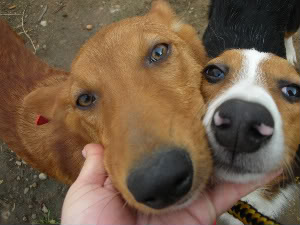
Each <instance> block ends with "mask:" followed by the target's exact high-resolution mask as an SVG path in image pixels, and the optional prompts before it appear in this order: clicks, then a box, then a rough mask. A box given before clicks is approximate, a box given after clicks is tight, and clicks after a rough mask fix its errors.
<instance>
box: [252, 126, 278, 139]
mask: <svg viewBox="0 0 300 225" xmlns="http://www.w3.org/2000/svg"><path fill="white" fill-rule="evenodd" d="M254 128H255V130H256V131H257V132H258V133H259V134H260V135H261V136H263V137H266V136H267V137H268V136H271V135H273V132H274V128H273V127H271V126H268V125H266V124H264V123H261V124H259V125H255V126H254Z"/></svg>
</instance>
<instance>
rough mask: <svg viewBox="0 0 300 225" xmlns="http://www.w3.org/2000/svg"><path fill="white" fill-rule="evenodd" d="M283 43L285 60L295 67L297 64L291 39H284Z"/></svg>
mask: <svg viewBox="0 0 300 225" xmlns="http://www.w3.org/2000/svg"><path fill="white" fill-rule="evenodd" d="M284 43H285V48H286V59H287V60H288V61H289V63H291V64H292V65H294V66H295V65H296V64H297V55H296V50H295V47H294V44H293V38H292V37H290V38H288V39H285V42H284Z"/></svg>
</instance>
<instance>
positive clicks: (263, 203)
mask: <svg viewBox="0 0 300 225" xmlns="http://www.w3.org/2000/svg"><path fill="white" fill-rule="evenodd" d="M263 191H264V190H263V189H258V190H256V191H254V192H252V193H250V194H249V195H247V196H246V197H244V198H242V200H243V201H245V202H247V203H249V204H251V205H252V206H253V207H254V208H256V209H257V210H258V211H259V212H260V213H262V214H263V215H265V216H268V217H270V218H272V219H274V220H276V221H277V222H281V221H278V220H279V219H280V216H281V215H283V213H284V212H285V210H286V209H287V208H288V206H291V205H294V204H295V202H296V201H297V197H298V196H299V189H298V187H297V185H296V184H293V185H289V186H287V187H286V188H285V189H283V188H282V189H281V192H280V193H279V194H278V195H277V196H275V197H274V198H273V199H272V200H270V201H269V200H266V199H264V198H262V197H261V193H262V192H263ZM295 222H296V218H295ZM217 224H222V225H225V224H226V225H227V224H228V225H229V224H230V225H242V224H243V223H241V222H240V221H239V220H237V219H235V218H234V217H233V216H231V215H230V214H228V213H224V214H223V215H222V216H220V218H219V220H218V223H217Z"/></svg>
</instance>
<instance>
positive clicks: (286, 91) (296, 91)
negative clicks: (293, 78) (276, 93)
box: [281, 84, 300, 102]
mask: <svg viewBox="0 0 300 225" xmlns="http://www.w3.org/2000/svg"><path fill="white" fill-rule="evenodd" d="M281 91H282V93H283V95H284V96H285V97H286V98H287V99H288V100H289V101H291V102H295V101H299V100H300V87H299V86H298V85H296V84H288V85H285V86H283V87H282V88H281Z"/></svg>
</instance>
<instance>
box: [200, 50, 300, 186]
mask: <svg viewBox="0 0 300 225" xmlns="http://www.w3.org/2000/svg"><path fill="white" fill-rule="evenodd" d="M203 76H204V77H205V79H204V80H205V81H204V82H203V84H202V93H203V95H204V98H205V101H206V102H207V103H209V104H208V111H207V113H206V115H205V117H204V124H205V126H206V129H207V135H208V138H209V141H210V144H211V146H212V148H213V154H214V158H215V162H216V175H217V177H219V178H221V179H225V180H230V181H234V182H247V181H250V180H254V179H257V178H259V177H261V176H263V175H265V174H266V173H269V172H271V171H274V170H277V169H279V168H281V167H283V168H285V167H287V165H288V166H290V165H291V164H292V162H293V161H294V158H295V154H296V151H297V148H298V145H299V142H300V140H299V129H300V128H299V125H300V123H299V120H300V77H299V74H298V73H297V72H296V70H295V69H294V68H293V67H292V66H291V65H289V63H288V61H286V60H284V59H282V58H279V57H277V56H274V55H272V54H267V53H261V52H258V51H256V50H229V51H226V52H225V53H223V54H222V55H221V56H220V57H217V58H215V59H213V60H211V61H210V62H209V63H208V65H207V66H206V68H205V69H204V70H203ZM286 169H287V168H286Z"/></svg>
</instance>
